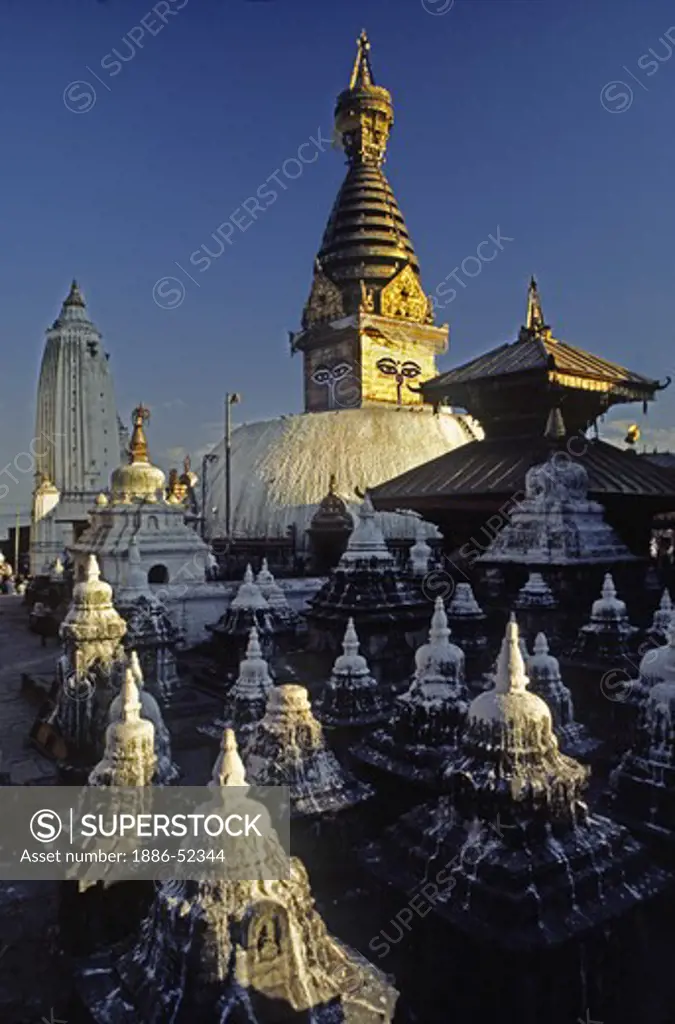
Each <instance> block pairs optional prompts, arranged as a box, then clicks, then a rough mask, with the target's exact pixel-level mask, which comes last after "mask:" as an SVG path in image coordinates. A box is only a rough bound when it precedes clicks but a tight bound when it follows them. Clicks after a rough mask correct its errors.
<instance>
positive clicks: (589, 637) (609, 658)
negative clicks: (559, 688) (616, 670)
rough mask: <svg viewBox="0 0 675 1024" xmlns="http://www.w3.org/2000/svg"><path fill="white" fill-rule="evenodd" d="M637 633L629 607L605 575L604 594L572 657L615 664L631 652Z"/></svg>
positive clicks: (594, 604)
mask: <svg viewBox="0 0 675 1024" xmlns="http://www.w3.org/2000/svg"><path fill="white" fill-rule="evenodd" d="M637 632H638V629H637V627H636V626H633V625H631V623H630V620H629V618H628V612H627V611H626V604H625V602H624V601H621V600H620V599H619V597H618V596H617V593H616V587H615V585H614V580H613V578H612V575H611V573H605V579H604V582H603V584H602V592H601V595H600V597H599V598H598V600H597V601H594V602H593V606H592V608H591V619H590V622H588V623H587V624H586V625H585V626H582V627H581V629H580V630H579V632H578V634H577V639H576V643H575V645H574V648H573V651H572V656H573V657H575V658H578V659H579V660H581V661H588V662H594V661H598V662H614V663H615V664H617V665H618V664H620V662H619V659H621V657H622V656H623V655H625V654H626V653H627V652H628V650H629V645H630V643H631V641H632V639H633V638H634V636H635V634H636V633H637Z"/></svg>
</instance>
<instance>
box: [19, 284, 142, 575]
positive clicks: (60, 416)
mask: <svg viewBox="0 0 675 1024" xmlns="http://www.w3.org/2000/svg"><path fill="white" fill-rule="evenodd" d="M123 445H124V436H123V434H122V433H121V431H120V425H119V418H118V416H117V409H116V406H115V397H114V393H113V382H112V375H111V373H110V369H109V366H108V356H107V354H106V353H105V352H104V350H103V346H102V342H101V335H100V333H99V331H98V330H97V329H96V327H95V326H94V324H93V323H92V322H91V320H90V319H89V317H88V315H87V307H86V304H85V301H84V298H83V296H82V292H81V291H80V289H79V287H78V285H77V282H76V281H73V283H72V286H71V289H70V292H69V294H68V297H67V298H66V300H65V302H64V303H63V306H62V308H61V312H60V314H59V316H58V318H57V319H56V320H55V322H54V324H53V326H52V327H51V328H50V329H49V330H48V331H47V344H46V345H45V350H44V355H43V357H42V366H41V369H40V382H39V384H38V398H37V415H36V428H35V441H34V448H35V452H34V454H35V459H36V475H35V491H34V493H33V508H32V515H31V542H30V560H31V572H32V573H39V572H41V571H43V569H44V567H45V563H50V562H51V561H53V559H54V558H56V557H57V555H61V554H62V553H63V550H64V548H65V547H67V546H69V545H70V544H72V543H73V541H74V540H76V539H77V536H78V535H79V533H80V531H81V530H82V529H83V528H84V527H85V526H86V525H87V522H88V519H87V513H88V511H89V509H90V508H91V507H92V505H93V504H94V501H95V498H96V495H97V494H99V493H100V492H101V491H102V490H105V489H106V488H107V486H108V481H109V479H110V474H111V473H112V471H113V469H115V467H116V466H118V465H119V463H120V459H121V457H122V452H121V448H122V447H123Z"/></svg>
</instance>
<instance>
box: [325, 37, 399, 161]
mask: <svg viewBox="0 0 675 1024" xmlns="http://www.w3.org/2000/svg"><path fill="white" fill-rule="evenodd" d="M357 47H358V49H357V51H356V60H355V61H354V68H353V70H352V75H351V78H350V80H349V88H348V89H345V91H344V92H341V93H340V95H339V96H338V100H337V105H336V107H335V130H336V132H337V133H338V135H341V136H342V145H343V147H344V150H345V152H346V154H347V157H348V158H349V162H350V164H352V166H353V165H354V164H370V165H371V166H372V165H374V166H376V167H379V166H380V164H381V163H382V161H383V160H384V154H385V150H386V148H387V140H388V138H389V130H390V128H391V126H392V124H393V121H394V108H393V106H392V102H391V96H390V94H389V93H388V92H387V90H386V89H383V88H382V87H381V86H379V85H375V80H374V78H373V69H372V67H371V64H370V57H369V56H368V54H369V52H370V42H369V41H368V36H367V35H366V33H365V30H364V31H363V32H362V33H361V35H360V36H359V38H358V40H357Z"/></svg>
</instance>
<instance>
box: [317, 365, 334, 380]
mask: <svg viewBox="0 0 675 1024" xmlns="http://www.w3.org/2000/svg"><path fill="white" fill-rule="evenodd" d="M331 377H332V374H331V372H330V370H329V369H328V367H327V366H317V368H316V370H315V371H314V373H313V374H312V380H313V381H314V383H315V384H327V383H328V381H329V380H330V379H331Z"/></svg>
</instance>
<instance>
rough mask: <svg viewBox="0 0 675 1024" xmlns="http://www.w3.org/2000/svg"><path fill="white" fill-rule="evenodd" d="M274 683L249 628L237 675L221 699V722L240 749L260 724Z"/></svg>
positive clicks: (256, 635)
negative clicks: (232, 734)
mask: <svg viewBox="0 0 675 1024" xmlns="http://www.w3.org/2000/svg"><path fill="white" fill-rule="evenodd" d="M273 686H274V683H273V681H272V677H271V675H270V670H269V665H268V664H267V662H266V661H265V659H264V658H263V656H262V650H261V647H260V641H259V639H258V630H257V629H256V627H255V626H252V627H251V631H250V633H249V638H248V647H247V648H246V657H245V658H243V659H242V661H241V663H240V665H239V675H238V676H237V679H236V682H235V684H234V686H233V687H232V689H231V690H230V692H229V694H228V695H227V697H226V699H225V714H224V719H225V721H226V722H227V724H228V725H229V726H231V728H232V729H234V732H235V734H236V737H237V742H238V743H239V744H241V745H242V746H243V745H244V743H245V742H246V741H247V740H248V738H249V736H250V733H251V732H252V730H253V729H254V728H255V726H256V725H257V724H258V722H260V721H261V719H262V718H263V716H264V714H265V708H266V707H267V700H268V697H269V695H270V691H271V689H272V687H273Z"/></svg>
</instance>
